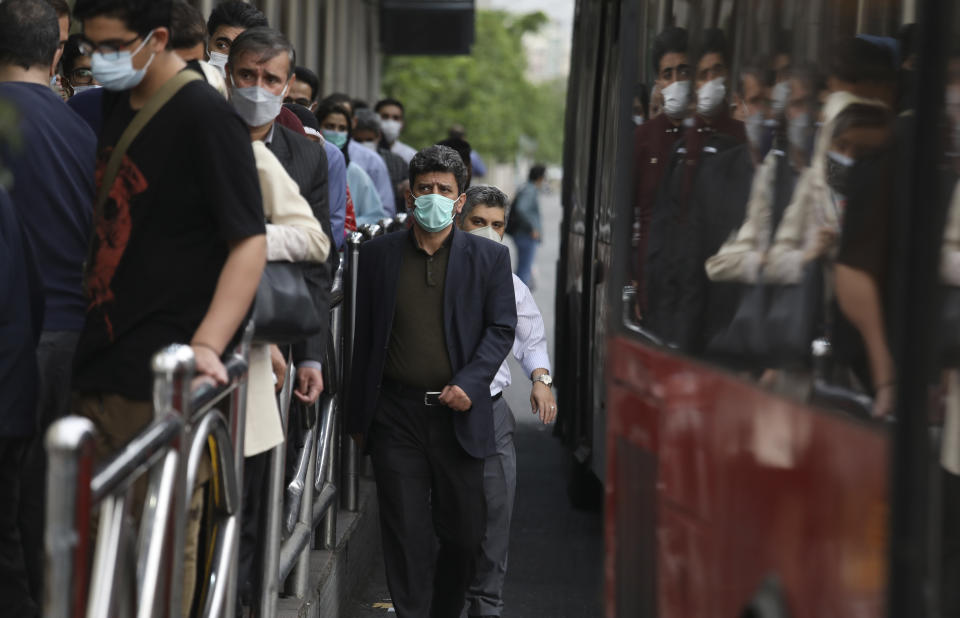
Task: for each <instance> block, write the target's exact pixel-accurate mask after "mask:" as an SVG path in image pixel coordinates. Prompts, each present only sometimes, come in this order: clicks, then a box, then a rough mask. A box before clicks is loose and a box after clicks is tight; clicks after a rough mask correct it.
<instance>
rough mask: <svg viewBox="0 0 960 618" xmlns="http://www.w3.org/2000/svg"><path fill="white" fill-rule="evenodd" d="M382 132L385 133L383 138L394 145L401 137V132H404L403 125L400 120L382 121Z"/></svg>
mask: <svg viewBox="0 0 960 618" xmlns="http://www.w3.org/2000/svg"><path fill="white" fill-rule="evenodd" d="M380 130H381V131H383V137H384V139H386V140H387V142H389V143H391V144H392V143H394V142H395V141H397V138H398V137H400V131H402V130H403V123H402V122H400V121H399V120H384V119H381V120H380Z"/></svg>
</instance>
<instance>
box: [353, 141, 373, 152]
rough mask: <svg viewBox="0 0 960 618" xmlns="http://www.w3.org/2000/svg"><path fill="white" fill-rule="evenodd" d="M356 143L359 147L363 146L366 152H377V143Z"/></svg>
mask: <svg viewBox="0 0 960 618" xmlns="http://www.w3.org/2000/svg"><path fill="white" fill-rule="evenodd" d="M357 143H358V144H360V145H361V146H363V147H364V148H366V149H368V150H372V151H374V152H376V151H377V142H375V141H370V142H361V141H357Z"/></svg>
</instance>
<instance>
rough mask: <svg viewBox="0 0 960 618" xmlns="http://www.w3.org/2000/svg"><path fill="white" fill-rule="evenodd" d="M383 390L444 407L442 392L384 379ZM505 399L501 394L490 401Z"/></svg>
mask: <svg viewBox="0 0 960 618" xmlns="http://www.w3.org/2000/svg"><path fill="white" fill-rule="evenodd" d="M381 389H382V390H384V391H386V392H388V393H390V394H392V395H396V396H397V397H400V398H401V399H408V400H410V401H416V402H419V403H422V404H423V405H425V406H441V405H443V404H442V403H440V402H439V401H438V399H437V398H438V397H439V396H440V393H441V391H428V390H425V389H423V388H422V387H419V386H409V385H407V384H403V383H402V382H397V381H396V380H388V379H386V378H384V380H383V382H382V386H381ZM501 397H503V392H502V391H501V392H499V393H497V394H496V395H493V396H492V397H491V398H490V400H491V401H496V400H498V399H500V398H501Z"/></svg>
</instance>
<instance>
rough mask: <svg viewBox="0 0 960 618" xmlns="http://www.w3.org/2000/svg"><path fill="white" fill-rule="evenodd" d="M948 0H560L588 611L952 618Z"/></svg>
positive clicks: (954, 132) (563, 260) (956, 236)
mask: <svg viewBox="0 0 960 618" xmlns="http://www.w3.org/2000/svg"><path fill="white" fill-rule="evenodd" d="M955 4H956V3H955V2H953V1H951V0H592V1H591V0H579V1H578V2H577V6H576V17H575V21H574V24H575V25H574V41H573V52H572V56H571V77H570V87H569V94H568V101H567V121H566V128H565V135H566V143H565V161H564V184H563V191H562V199H563V206H564V218H563V220H562V222H561V255H560V258H559V263H558V269H557V297H556V307H555V311H556V316H557V320H556V333H555V341H556V342H557V350H556V356H557V359H556V373H557V384H558V400H559V402H560V406H559V408H560V410H561V416H560V418H559V419H558V424H557V428H556V432H557V434H558V435H559V436H560V438H561V439H562V441H563V442H564V444H565V445H566V446H567V447H568V450H569V452H570V479H569V481H570V482H569V488H570V497H571V499H572V501H573V502H574V503H575V504H579V505H582V506H590V505H591V503H597V502H601V501H602V504H603V507H604V509H605V522H606V530H605V538H606V563H605V573H606V599H605V602H606V615H607V616H609V617H613V616H620V617H630V618H634V617H637V616H659V617H661V618H671V617H681V618H695V617H701V616H704V617H721V616H723V617H725V616H763V617H774V616H788V615H789V616H794V617H796V616H801V617H804V616H811V617H828V616H842V617H859V616H864V617H866V616H882V615H889V616H910V617H925V616H953V615H960V601H958V599H957V596H958V593H960V591H958V590H956V589H957V588H958V586H956V582H955V581H954V578H955V577H956V576H957V575H958V574H960V565H958V563H957V559H958V555H957V554H958V552H957V551H956V550H955V549H954V548H955V547H956V546H957V544H958V543H957V541H958V539H957V538H956V537H957V533H956V532H954V531H953V529H952V528H953V527H954V526H953V525H952V523H953V521H954V519H955V517H956V516H957V515H960V509H958V505H957V502H958V494H960V492H958V489H957V488H958V485H960V462H958V460H960V440H958V438H957V430H958V429H960V378H958V377H957V374H956V369H955V368H956V367H957V365H958V362H957V361H958V360H960V354H958V353H957V352H960V347H956V346H955V345H954V343H955V341H960V337H958V335H960V197H958V196H960V191H955V189H956V188H957V186H958V184H957V183H958V172H960V138H958V136H960V45H957V44H956V41H957V40H960V36H958V35H960V10H958V9H960V7H956V6H955ZM683 82H687V83H686V84H684V83H683ZM955 193H956V195H955ZM954 296H958V298H957V301H958V302H956V303H954V302H952V301H953V299H954ZM954 305H957V309H954ZM601 489H602V492H601Z"/></svg>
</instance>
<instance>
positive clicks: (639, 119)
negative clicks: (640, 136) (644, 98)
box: [633, 116, 645, 127]
mask: <svg viewBox="0 0 960 618" xmlns="http://www.w3.org/2000/svg"><path fill="white" fill-rule="evenodd" d="M644 120H645V118H644V117H643V116H634V117H633V124H635V125H637V126H638V127H639V126H640V125H642V124H643V121H644Z"/></svg>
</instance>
